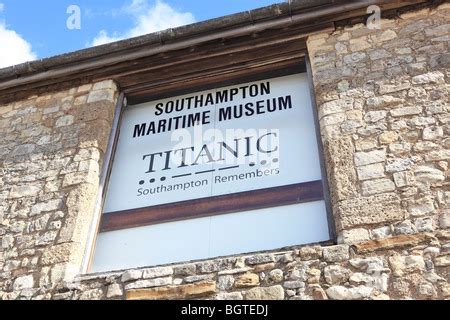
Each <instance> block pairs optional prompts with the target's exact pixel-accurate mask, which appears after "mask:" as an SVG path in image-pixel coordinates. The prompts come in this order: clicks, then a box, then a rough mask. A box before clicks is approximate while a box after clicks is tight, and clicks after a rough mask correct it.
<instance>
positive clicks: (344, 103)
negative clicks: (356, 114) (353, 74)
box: [319, 98, 354, 119]
mask: <svg viewBox="0 0 450 320" xmlns="http://www.w3.org/2000/svg"><path fill="white" fill-rule="evenodd" d="M353 104H354V99H353V98H348V99H340V100H336V101H330V102H327V103H325V104H323V105H322V107H321V108H319V118H320V119H322V118H323V117H324V116H327V115H330V114H334V113H340V112H345V111H348V110H351V109H353Z"/></svg>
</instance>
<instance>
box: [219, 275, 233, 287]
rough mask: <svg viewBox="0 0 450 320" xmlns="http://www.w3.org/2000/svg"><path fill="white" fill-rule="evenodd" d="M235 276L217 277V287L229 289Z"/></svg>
mask: <svg viewBox="0 0 450 320" xmlns="http://www.w3.org/2000/svg"><path fill="white" fill-rule="evenodd" d="M233 284H234V277H233V276H220V277H219V278H218V279H217V288H218V289H219V290H228V289H231V288H232V287H233Z"/></svg>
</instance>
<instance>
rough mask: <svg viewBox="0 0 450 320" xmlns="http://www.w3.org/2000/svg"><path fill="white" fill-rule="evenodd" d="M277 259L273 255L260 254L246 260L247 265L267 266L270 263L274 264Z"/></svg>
mask: <svg viewBox="0 0 450 320" xmlns="http://www.w3.org/2000/svg"><path fill="white" fill-rule="evenodd" d="M274 261H275V258H274V257H273V255H271V254H259V255H255V256H251V257H249V258H247V259H246V261H245V262H246V263H247V264H249V265H256V264H265V263H269V262H274Z"/></svg>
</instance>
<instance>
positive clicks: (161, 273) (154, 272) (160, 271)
mask: <svg viewBox="0 0 450 320" xmlns="http://www.w3.org/2000/svg"><path fill="white" fill-rule="evenodd" d="M171 275H173V269H172V268H171V267H160V268H152V269H145V270H143V273H142V278H144V279H151V278H161V277H165V276H171Z"/></svg>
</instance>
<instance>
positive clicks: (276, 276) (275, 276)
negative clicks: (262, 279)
mask: <svg viewBox="0 0 450 320" xmlns="http://www.w3.org/2000/svg"><path fill="white" fill-rule="evenodd" d="M269 279H270V280H271V281H272V282H274V283H279V282H281V281H283V279H284V275H283V270H280V269H275V270H272V271H270V272H269Z"/></svg>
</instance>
